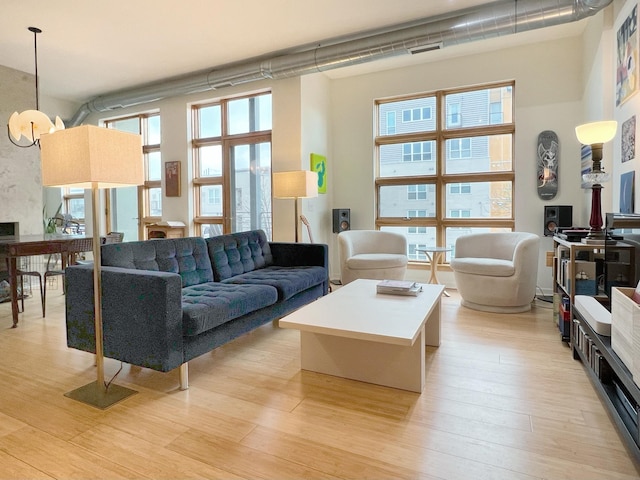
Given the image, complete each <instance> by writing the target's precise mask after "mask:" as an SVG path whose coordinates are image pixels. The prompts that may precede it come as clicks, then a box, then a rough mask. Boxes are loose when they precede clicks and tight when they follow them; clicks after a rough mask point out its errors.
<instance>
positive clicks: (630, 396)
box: [570, 310, 640, 465]
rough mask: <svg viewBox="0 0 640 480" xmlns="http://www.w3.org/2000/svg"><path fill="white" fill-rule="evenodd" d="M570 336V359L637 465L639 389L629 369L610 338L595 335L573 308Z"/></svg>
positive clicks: (639, 454)
mask: <svg viewBox="0 0 640 480" xmlns="http://www.w3.org/2000/svg"><path fill="white" fill-rule="evenodd" d="M571 338H572V340H571V344H570V346H571V350H572V352H573V358H575V359H576V360H580V361H581V362H582V365H583V367H584V369H585V371H586V373H587V376H588V377H589V380H590V381H591V383H592V385H593V387H594V389H595V390H596V392H597V393H598V395H599V396H600V399H601V400H602V402H603V404H604V405H605V407H606V408H607V410H608V411H609V414H610V416H611V418H612V420H613V422H614V423H615V425H616V427H617V428H618V431H619V432H620V435H621V437H622V439H623V440H624V442H625V444H626V445H627V448H628V449H629V451H630V453H631V454H632V456H633V458H634V460H635V461H636V463H637V464H638V465H640V430H639V428H638V411H639V405H640V389H639V388H638V386H637V385H636V383H635V382H634V381H633V376H632V374H631V372H630V370H629V369H628V368H627V366H625V364H624V362H623V361H622V360H621V359H620V357H618V355H617V354H616V353H615V352H614V350H613V348H612V347H611V337H608V336H605V335H599V334H597V333H596V332H595V331H594V330H593V328H591V325H589V322H587V321H586V320H585V318H584V317H583V316H582V314H581V312H580V311H579V310H574V317H573V320H572V332H571Z"/></svg>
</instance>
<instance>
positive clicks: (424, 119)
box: [378, 97, 436, 136]
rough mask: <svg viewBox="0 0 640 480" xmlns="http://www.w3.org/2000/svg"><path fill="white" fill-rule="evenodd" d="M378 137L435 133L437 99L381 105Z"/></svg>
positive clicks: (428, 98) (429, 98) (419, 99)
mask: <svg viewBox="0 0 640 480" xmlns="http://www.w3.org/2000/svg"><path fill="white" fill-rule="evenodd" d="M378 118H379V120H380V123H379V124H378V135H380V136H384V135H394V134H401V133H415V132H433V131H434V130H435V129H436V97H426V98H416V99H412V100H400V101H398V102H390V103H381V104H380V106H379V109H378Z"/></svg>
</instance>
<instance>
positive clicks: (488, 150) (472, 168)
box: [445, 135, 513, 173]
mask: <svg viewBox="0 0 640 480" xmlns="http://www.w3.org/2000/svg"><path fill="white" fill-rule="evenodd" d="M511 140H512V137H511V135H489V136H483V137H467V138H453V139H450V140H447V141H446V142H445V147H446V152H445V157H446V158H445V171H446V173H482V172H505V171H510V170H511V169H512V168H513V163H512V148H511Z"/></svg>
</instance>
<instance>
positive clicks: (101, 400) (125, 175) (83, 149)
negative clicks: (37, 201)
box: [40, 125, 144, 409]
mask: <svg viewBox="0 0 640 480" xmlns="http://www.w3.org/2000/svg"><path fill="white" fill-rule="evenodd" d="M40 146H41V160H42V184H43V185H44V186H55V187H61V186H67V187H72V188H85V189H87V188H88V189H91V204H92V210H91V211H92V216H93V223H92V225H93V266H94V267H93V295H94V296H93V301H94V324H95V342H96V367H97V379H96V381H95V382H92V383H89V384H87V385H85V386H83V387H80V388H77V389H75V390H73V391H71V392H68V393H65V396H67V397H69V398H73V399H74V400H78V401H81V402H84V403H87V404H89V405H92V406H94V407H98V408H101V409H105V408H107V407H109V406H111V405H113V404H115V403H117V402H119V401H121V400H123V399H125V398H126V397H128V396H129V395H132V394H134V393H136V392H135V390H131V389H128V388H125V387H121V386H118V385H115V384H112V383H111V382H110V383H109V384H106V383H105V381H104V355H103V329H102V274H101V267H100V265H101V258H100V217H99V216H98V203H99V189H101V188H117V187H129V186H134V185H141V184H142V183H143V181H144V172H143V158H142V137H141V136H140V135H134V134H131V133H125V132H121V131H119V130H111V129H107V128H102V127H96V126H93V125H83V126H80V127H74V128H69V129H66V130H59V131H56V132H54V133H51V134H48V135H43V136H42V137H41V138H40Z"/></svg>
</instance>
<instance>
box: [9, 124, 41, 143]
mask: <svg viewBox="0 0 640 480" xmlns="http://www.w3.org/2000/svg"><path fill="white" fill-rule="evenodd" d="M7 137H9V141H10V142H11V143H13V144H14V145H15V146H16V147H20V148H30V147H33V146H35V145H38V147H40V141H39V140H34V141H33V143H30V144H29V145H20V144H19V143H16V142H14V141H13V138H12V137H11V131H10V130H9V125H7ZM31 138H33V122H31Z"/></svg>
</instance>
